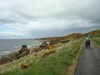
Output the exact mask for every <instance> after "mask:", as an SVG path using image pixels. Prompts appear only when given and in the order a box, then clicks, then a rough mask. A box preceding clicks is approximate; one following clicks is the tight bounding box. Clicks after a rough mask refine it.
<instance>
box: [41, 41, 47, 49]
mask: <svg viewBox="0 0 100 75" xmlns="http://www.w3.org/2000/svg"><path fill="white" fill-rule="evenodd" d="M47 46H48V44H47V41H44V42H43V43H42V44H41V45H40V48H47Z"/></svg>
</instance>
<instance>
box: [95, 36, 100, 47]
mask: <svg viewBox="0 0 100 75" xmlns="http://www.w3.org/2000/svg"><path fill="white" fill-rule="evenodd" d="M93 41H94V42H95V43H96V44H97V45H98V46H100V37H94V38H93Z"/></svg>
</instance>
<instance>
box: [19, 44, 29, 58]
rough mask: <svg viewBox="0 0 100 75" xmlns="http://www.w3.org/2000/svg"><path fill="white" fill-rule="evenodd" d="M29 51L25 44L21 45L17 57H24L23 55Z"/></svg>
mask: <svg viewBox="0 0 100 75" xmlns="http://www.w3.org/2000/svg"><path fill="white" fill-rule="evenodd" d="M29 53H30V50H29V49H27V45H22V48H21V50H19V57H18V58H20V57H24V56H26V55H28V54H29Z"/></svg>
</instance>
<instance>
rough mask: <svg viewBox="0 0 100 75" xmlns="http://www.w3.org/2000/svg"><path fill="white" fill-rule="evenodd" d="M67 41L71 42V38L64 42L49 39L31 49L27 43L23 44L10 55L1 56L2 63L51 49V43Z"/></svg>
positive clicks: (0, 61) (0, 63)
mask: <svg viewBox="0 0 100 75" xmlns="http://www.w3.org/2000/svg"><path fill="white" fill-rule="evenodd" d="M66 42H69V40H67V41H64V42H60V41H58V40H49V41H48V40H44V41H42V44H41V45H40V46H35V47H34V46H33V47H31V48H29V49H28V48H27V45H22V47H21V49H20V50H18V51H17V52H13V53H10V54H8V55H5V56H2V57H1V58H0V65H2V64H6V63H9V62H12V61H13V60H18V59H20V58H21V57H24V56H26V55H28V54H33V53H36V52H38V51H41V50H43V49H49V47H50V46H51V45H54V44H57V43H66Z"/></svg>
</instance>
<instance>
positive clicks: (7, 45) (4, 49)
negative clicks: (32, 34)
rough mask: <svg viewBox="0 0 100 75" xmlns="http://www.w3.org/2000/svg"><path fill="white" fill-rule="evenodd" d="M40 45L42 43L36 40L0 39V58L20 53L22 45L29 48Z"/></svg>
mask: <svg viewBox="0 0 100 75" xmlns="http://www.w3.org/2000/svg"><path fill="white" fill-rule="evenodd" d="M40 44H41V42H40V41H36V40H21V39H0V57H1V56H3V55H6V54H8V53H11V52H15V51H18V50H19V49H20V48H21V46H22V45H27V46H28V48H29V47H31V46H38V45H40Z"/></svg>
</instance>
